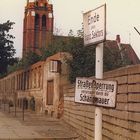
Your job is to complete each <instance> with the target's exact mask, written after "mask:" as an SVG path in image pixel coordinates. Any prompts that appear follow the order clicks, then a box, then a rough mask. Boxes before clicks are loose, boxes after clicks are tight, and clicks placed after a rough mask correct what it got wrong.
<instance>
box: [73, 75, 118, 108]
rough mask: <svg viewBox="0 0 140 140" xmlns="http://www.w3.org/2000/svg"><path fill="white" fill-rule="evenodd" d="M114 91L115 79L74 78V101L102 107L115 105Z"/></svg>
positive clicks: (115, 89) (115, 90) (115, 88)
mask: <svg viewBox="0 0 140 140" xmlns="http://www.w3.org/2000/svg"><path fill="white" fill-rule="evenodd" d="M116 93H117V82H116V81H106V80H94V79H92V78H80V77H79V78H76V87H75V102H78V103H84V104H93V105H97V106H104V107H115V106H116Z"/></svg>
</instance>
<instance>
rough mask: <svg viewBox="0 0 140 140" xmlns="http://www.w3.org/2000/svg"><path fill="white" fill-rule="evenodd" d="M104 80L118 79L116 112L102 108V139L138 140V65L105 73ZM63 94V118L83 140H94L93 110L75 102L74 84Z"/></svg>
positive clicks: (139, 79)
mask: <svg viewBox="0 0 140 140" xmlns="http://www.w3.org/2000/svg"><path fill="white" fill-rule="evenodd" d="M104 79H106V80H117V81H118V93H117V105H116V108H115V109H107V108H102V112H103V140H138V139H140V138H139V137H140V65H135V66H130V67H126V68H121V69H117V70H114V71H110V72H107V73H104ZM63 91H64V117H63V119H64V120H65V121H66V122H67V123H69V124H70V125H71V126H72V127H74V128H76V130H77V132H78V133H79V135H80V136H82V137H84V138H83V139H84V140H93V139H94V112H95V107H94V106H93V105H86V104H79V103H75V102H74V92H75V85H67V86H65V87H64V90H63ZM81 139H82V138H80V140H81Z"/></svg>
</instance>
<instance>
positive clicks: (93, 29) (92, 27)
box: [83, 5, 106, 45]
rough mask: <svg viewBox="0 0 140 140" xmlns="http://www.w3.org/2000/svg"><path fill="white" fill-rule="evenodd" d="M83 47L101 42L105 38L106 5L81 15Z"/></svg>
mask: <svg viewBox="0 0 140 140" xmlns="http://www.w3.org/2000/svg"><path fill="white" fill-rule="evenodd" d="M83 24H84V45H92V44H97V43H100V42H103V41H104V40H105V38H106V5H103V6H100V7H98V8H96V9H94V10H92V11H89V12H87V13H84V14H83Z"/></svg>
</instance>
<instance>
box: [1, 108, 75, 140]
mask: <svg viewBox="0 0 140 140" xmlns="http://www.w3.org/2000/svg"><path fill="white" fill-rule="evenodd" d="M14 115H15V114H14V109H12V110H11V113H8V109H7V110H6V111H5V112H4V110H3V108H1V109H0V140H75V139H76V138H77V134H76V133H75V132H74V131H73V130H71V129H70V127H69V126H68V125H67V124H65V123H64V122H63V121H61V120H58V119H54V118H51V117H48V116H46V115H42V114H35V113H31V112H27V111H26V112H25V118H24V121H23V120H22V111H21V110H19V109H18V111H17V114H16V117H15V116H14Z"/></svg>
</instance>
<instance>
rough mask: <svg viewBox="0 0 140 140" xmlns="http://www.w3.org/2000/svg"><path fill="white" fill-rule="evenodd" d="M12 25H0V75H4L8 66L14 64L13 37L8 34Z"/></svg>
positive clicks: (11, 23) (8, 22)
mask: <svg viewBox="0 0 140 140" xmlns="http://www.w3.org/2000/svg"><path fill="white" fill-rule="evenodd" d="M13 25H14V22H10V21H7V22H5V23H0V74H4V73H6V72H7V67H8V65H12V64H13V63H14V62H15V58H14V54H15V49H14V46H13V44H14V42H13V39H14V36H13V35H11V34H9V31H10V30H11V29H13V28H12V26H13Z"/></svg>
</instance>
